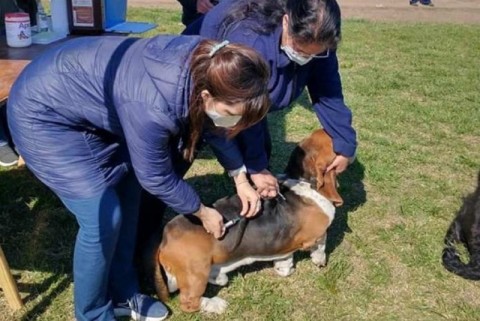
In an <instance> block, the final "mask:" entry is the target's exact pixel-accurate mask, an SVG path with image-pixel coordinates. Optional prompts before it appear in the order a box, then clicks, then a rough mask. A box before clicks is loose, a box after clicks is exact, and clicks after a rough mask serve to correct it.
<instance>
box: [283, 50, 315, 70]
mask: <svg viewBox="0 0 480 321" xmlns="http://www.w3.org/2000/svg"><path fill="white" fill-rule="evenodd" d="M280 48H281V49H282V50H283V51H284V52H285V54H286V55H287V57H288V59H290V60H291V61H293V62H296V63H297V64H299V65H300V66H303V65H306V64H307V63H309V62H310V60H312V59H313V57H305V56H302V55H301V54H299V53H298V52H296V51H295V50H293V48H292V47H290V46H281V47H280Z"/></svg>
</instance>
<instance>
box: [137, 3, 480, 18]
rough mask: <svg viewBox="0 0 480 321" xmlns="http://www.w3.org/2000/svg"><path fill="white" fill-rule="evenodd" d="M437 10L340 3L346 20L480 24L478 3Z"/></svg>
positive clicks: (448, 5) (175, 5)
mask: <svg viewBox="0 0 480 321" xmlns="http://www.w3.org/2000/svg"><path fill="white" fill-rule="evenodd" d="M432 1H433V3H434V7H426V6H422V5H418V6H417V7H414V6H410V5H409V0H338V2H339V4H340V6H341V8H342V15H343V17H344V18H346V19H350V18H354V19H366V20H373V21H406V22H434V23H460V24H480V1H478V0H432ZM128 4H129V5H130V6H137V7H159V8H166V9H180V8H181V6H180V4H179V2H178V1H176V0H130V1H128Z"/></svg>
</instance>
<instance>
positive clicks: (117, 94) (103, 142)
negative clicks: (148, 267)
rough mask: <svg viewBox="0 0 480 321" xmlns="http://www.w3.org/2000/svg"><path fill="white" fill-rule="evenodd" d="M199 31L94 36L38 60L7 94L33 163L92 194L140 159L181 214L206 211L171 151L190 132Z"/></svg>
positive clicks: (142, 175) (142, 178)
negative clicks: (191, 67)
mask: <svg viewBox="0 0 480 321" xmlns="http://www.w3.org/2000/svg"><path fill="white" fill-rule="evenodd" d="M200 40H201V38H200V37H183V36H166V35H164V36H157V37H154V38H151V39H135V38H125V37H113V36H112V37H85V38H79V39H74V40H72V41H68V42H66V43H65V44H62V45H60V46H58V47H56V48H54V49H52V50H50V51H48V52H46V53H45V54H43V55H42V56H41V57H39V58H38V59H36V60H34V61H33V62H31V63H30V64H29V65H28V66H27V68H26V69H25V70H24V71H23V73H22V74H21V75H20V77H19V78H18V80H17V81H16V83H15V84H14V86H13V88H12V90H11V95H10V99H9V102H8V121H9V126H10V128H11V132H12V136H13V139H14V142H15V144H16V145H17V147H18V149H19V151H20V153H21V154H22V156H23V157H24V158H25V160H26V162H27V165H28V167H29V168H30V169H31V170H32V171H33V172H34V173H35V175H36V176H37V177H38V178H39V179H40V180H42V181H43V182H44V183H45V184H46V185H48V186H49V187H50V188H51V189H53V190H54V191H55V192H56V193H57V194H58V195H60V196H62V197H65V198H69V199H72V198H73V199H77V198H84V197H85V198H86V197H90V196H93V195H95V194H97V193H99V192H101V191H102V190H103V189H104V188H105V187H107V186H113V185H115V184H116V183H117V182H118V181H119V180H120V179H121V178H122V177H123V176H124V175H125V173H126V172H128V171H129V169H130V168H131V167H133V169H134V171H135V173H136V176H137V178H138V180H139V182H140V184H141V185H142V186H143V187H144V188H145V189H146V190H147V191H149V192H150V193H152V194H154V195H156V196H157V197H159V198H160V199H162V200H163V201H164V202H165V203H166V204H167V205H169V206H170V207H172V208H173V209H174V210H175V211H177V212H178V213H192V212H194V211H196V210H198V208H199V206H200V199H199V197H198V195H197V193H196V192H195V191H194V190H193V189H192V188H191V187H190V186H189V185H188V184H187V183H186V182H185V181H184V180H182V179H181V177H178V176H177V175H175V173H174V165H175V164H172V153H177V154H178V144H181V141H182V139H181V138H182V136H184V135H185V134H188V130H187V126H188V123H187V122H188V117H187V116H188V101H189V96H190V93H191V88H190V82H191V80H190V72H189V69H188V65H189V60H190V55H191V53H192V51H193V50H194V48H195V47H196V45H197V44H198V42H199V41H200ZM227 159H228V157H227ZM224 166H227V167H228V164H224Z"/></svg>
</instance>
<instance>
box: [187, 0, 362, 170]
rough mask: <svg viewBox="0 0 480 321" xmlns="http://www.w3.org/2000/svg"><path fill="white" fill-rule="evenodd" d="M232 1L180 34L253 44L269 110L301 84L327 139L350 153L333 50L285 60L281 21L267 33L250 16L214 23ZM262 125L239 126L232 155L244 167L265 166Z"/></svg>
mask: <svg viewBox="0 0 480 321" xmlns="http://www.w3.org/2000/svg"><path fill="white" fill-rule="evenodd" d="M235 2H236V0H222V1H220V3H219V4H218V5H217V6H215V7H214V8H213V9H212V10H210V11H209V12H208V13H207V14H206V15H205V16H204V17H202V18H200V19H199V20H197V21H196V22H194V23H192V24H191V25H190V26H189V27H188V28H187V29H186V30H185V31H184V34H200V35H202V36H204V37H207V38H213V39H219V40H222V39H228V40H230V41H231V42H237V43H243V44H246V45H248V46H250V47H252V48H254V49H256V50H257V51H258V52H259V53H261V54H262V55H263V58H264V59H265V60H266V61H267V63H268V64H269V66H270V72H271V76H270V82H269V92H270V99H271V101H272V106H271V107H270V111H276V110H280V109H284V108H286V107H288V106H289V105H290V104H291V103H292V102H293V101H294V100H295V99H297V98H298V97H299V96H300V95H301V93H302V92H303V90H304V88H305V87H307V89H308V92H309V94H310V98H311V100H312V102H313V109H314V110H315V113H316V115H317V117H318V119H319V120H320V122H321V124H322V126H323V127H324V129H325V130H326V131H327V133H328V134H329V135H330V136H331V137H332V139H333V145H334V150H335V152H336V153H337V154H341V155H344V156H347V157H351V156H353V155H354V154H355V150H356V146H357V141H356V133H355V130H354V129H353V128H352V113H351V111H350V109H349V108H348V107H347V106H346V105H345V103H344V100H343V94H342V84H341V80H340V74H339V72H338V61H337V56H336V53H335V52H331V53H330V55H329V57H328V58H321V59H313V60H312V61H311V62H309V63H308V64H306V65H304V66H300V65H298V64H296V63H293V62H291V61H290V60H289V59H288V57H287V56H286V55H285V53H284V52H283V51H282V50H281V49H280V42H281V26H279V27H278V28H277V29H276V30H275V31H274V32H273V33H271V34H266V35H265V34H259V33H258V32H255V31H254V30H252V25H254V24H258V22H256V21H252V20H250V19H245V20H242V21H239V22H237V23H236V24H235V25H233V27H230V29H229V30H228V32H227V33H226V35H224V34H223V30H222V28H221V27H220V25H221V23H222V21H223V19H224V18H225V16H226V15H227V13H228V11H229V9H230V8H231V7H232V6H233V4H234V3H235ZM264 128H266V126H262V125H261V124H258V125H257V126H254V127H252V128H249V129H247V130H245V131H244V132H243V133H242V136H241V138H242V139H243V140H244V142H242V144H241V145H244V146H246V147H244V148H243V150H242V151H241V152H239V153H240V154H238V153H237V156H235V158H237V160H236V163H237V164H240V166H241V165H242V160H244V161H245V165H246V166H247V168H248V169H249V170H250V171H259V170H262V169H264V168H266V167H267V163H268V160H267V156H266V154H265V151H263V150H264V144H263V142H262V139H264V138H265V133H262V131H263V130H264ZM237 143H238V141H237ZM229 144H233V142H231V143H228V142H225V145H226V146H228V145H229ZM228 148H229V149H230V150H233V149H234V148H233V147H228ZM237 149H238V150H239V149H240V148H237ZM252 155H254V156H252ZM240 166H239V167H240Z"/></svg>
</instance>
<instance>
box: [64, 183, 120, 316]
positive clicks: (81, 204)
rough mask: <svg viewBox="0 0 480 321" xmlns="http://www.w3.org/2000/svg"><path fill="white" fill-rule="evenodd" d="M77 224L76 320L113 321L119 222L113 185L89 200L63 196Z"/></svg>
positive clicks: (75, 258)
mask: <svg viewBox="0 0 480 321" xmlns="http://www.w3.org/2000/svg"><path fill="white" fill-rule="evenodd" d="M61 199H62V201H63V203H64V204H65V206H66V207H67V208H68V209H69V210H70V211H71V212H72V213H73V214H74V215H75V217H76V219H77V222H78V224H79V231H78V234H77V240H76V242H75V251H74V258H73V279H74V305H75V317H76V319H77V321H92V320H98V321H100V320H102V321H103V320H115V317H114V314H113V304H112V300H111V297H110V296H109V291H108V290H109V289H108V284H109V274H110V268H111V263H112V260H113V256H114V253H115V248H116V244H117V240H118V236H119V232H120V227H121V223H122V211H121V205H120V201H119V197H118V195H117V192H116V191H115V189H114V188H107V189H106V190H105V191H104V192H103V193H100V194H98V195H96V196H94V197H91V198H88V199H76V200H73V199H66V198H62V197H61Z"/></svg>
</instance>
